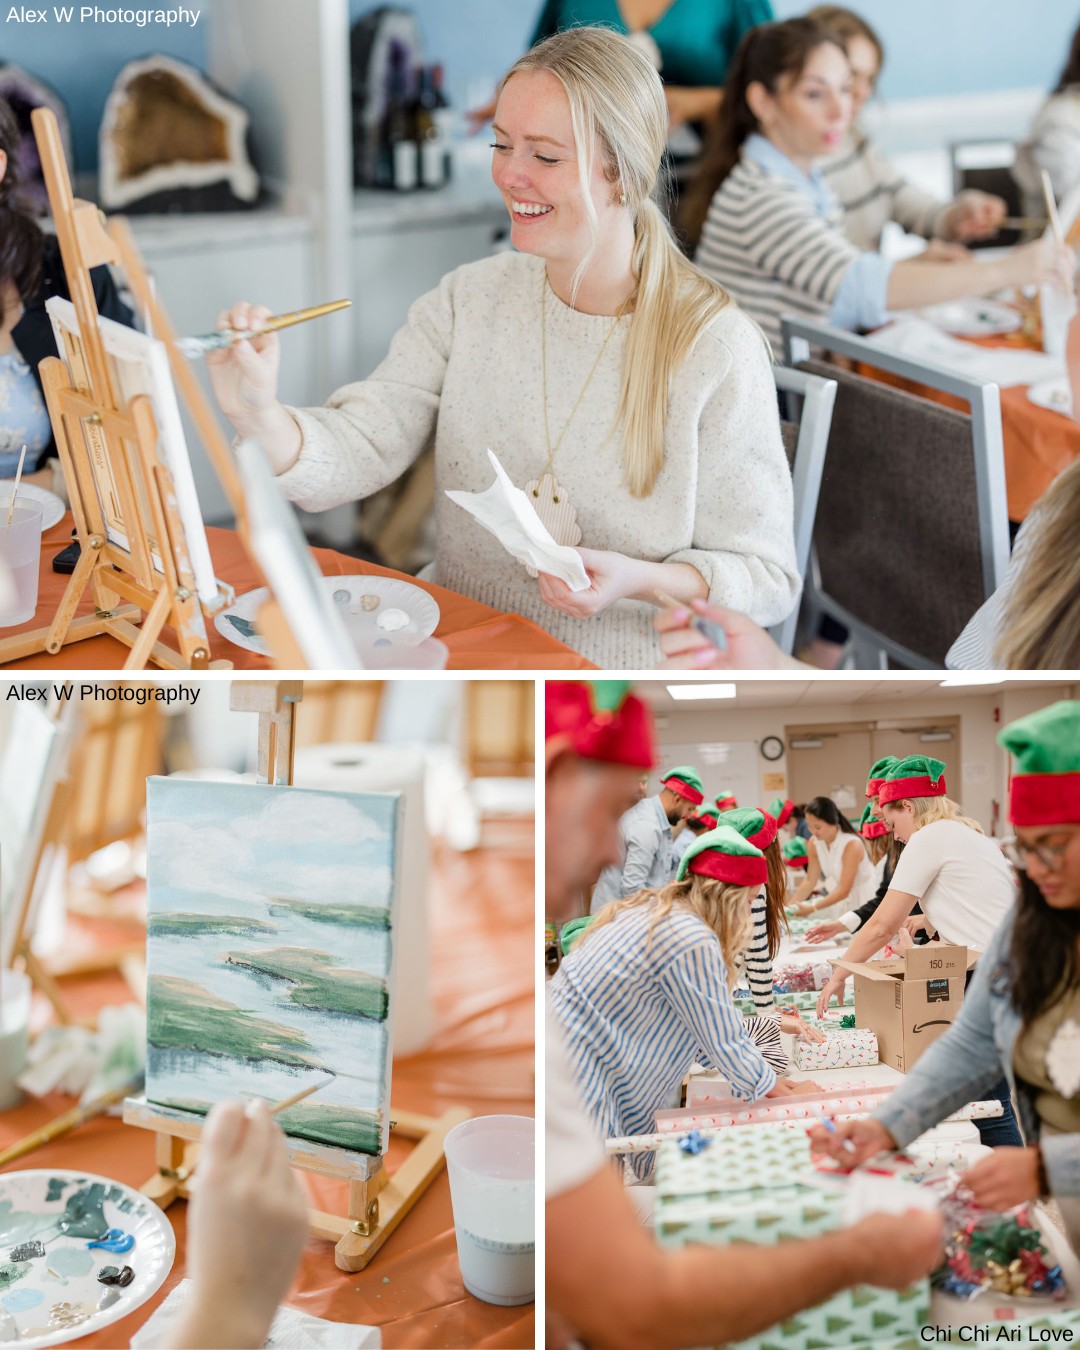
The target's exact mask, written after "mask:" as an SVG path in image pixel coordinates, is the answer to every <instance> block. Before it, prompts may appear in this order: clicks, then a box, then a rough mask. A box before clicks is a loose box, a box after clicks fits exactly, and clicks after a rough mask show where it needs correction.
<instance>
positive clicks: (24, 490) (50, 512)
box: [0, 480, 67, 532]
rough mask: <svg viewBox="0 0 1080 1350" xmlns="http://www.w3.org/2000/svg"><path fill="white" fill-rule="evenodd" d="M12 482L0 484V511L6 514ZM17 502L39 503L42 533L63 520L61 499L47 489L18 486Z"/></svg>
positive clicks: (21, 484)
mask: <svg viewBox="0 0 1080 1350" xmlns="http://www.w3.org/2000/svg"><path fill="white" fill-rule="evenodd" d="M13 481H14V480H9V481H8V482H6V483H0V511H4V512H6V511H7V509H8V507H9V506H10V505H11V488H12V484H13ZM19 501H20V502H24V503H25V502H28V501H29V502H37V503H39V505H40V506H41V529H42V532H44V531H45V530H51V529H52V527H53V526H54V525H55V524H57V523H58V522H59V521H61V520H63V518H64V512H65V511H66V510H67V507H66V506H65V505H64V503H63V501H62V499H61V498H59V497H58V496H57V495H56V493H55V492H50V491H49V489H48V488H43V487H38V485H37V484H36V483H20V484H19Z"/></svg>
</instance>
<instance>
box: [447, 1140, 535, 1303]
mask: <svg viewBox="0 0 1080 1350" xmlns="http://www.w3.org/2000/svg"><path fill="white" fill-rule="evenodd" d="M445 1148H446V1170H447V1172H448V1173H449V1176H450V1202H451V1204H452V1205H453V1209H454V1232H455V1234H456V1236H457V1249H458V1264H459V1265H460V1266H461V1277H462V1279H463V1280H464V1281H465V1288H466V1289H467V1290H468V1291H469V1293H470V1294H473V1295H474V1296H475V1297H476V1298H479V1299H483V1301H484V1302H485V1303H497V1304H500V1305H501V1306H502V1307H516V1306H517V1305H518V1304H519V1303H531V1302H532V1301H533V1298H534V1297H535V1289H536V1214H535V1195H536V1166H535V1164H536V1126H535V1122H534V1121H533V1120H532V1119H531V1118H530V1117H528V1116H478V1117H477V1118H476V1119H475V1120H466V1121H464V1122H463V1123H462V1124H461V1125H455V1126H454V1128H453V1129H452V1130H451V1131H450V1133H449V1134H448V1135H447V1136H446V1145H445Z"/></svg>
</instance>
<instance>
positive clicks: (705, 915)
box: [574, 872, 758, 989]
mask: <svg viewBox="0 0 1080 1350" xmlns="http://www.w3.org/2000/svg"><path fill="white" fill-rule="evenodd" d="M757 889H758V888H757V887H756V886H729V885H728V884H727V883H726V882H724V881H716V880H714V879H713V878H712V877H703V876H700V875H699V874H698V873H697V872H689V873H687V875H686V878H685V879H684V880H683V881H669V882H668V884H667V885H666V886H660V887H659V888H657V889H656V890H648V891H638V893H637V894H636V895H631V896H629V897H628V898H627V899H625V900H613V901H612V902H611V904H610V905H605V906H604V908H603V909H602V910H601V911H600V913H599V914H598V915H597V916H596V918H595V919H594V920H593V922H592V923H591V924H589V926H588V928H586V929H585V931H584V933H582V935H581V937H580V938H578V940H577V943H576V944H575V947H574V950H575V951H576V950H577V949H578V948H579V947H580V946H581V945H582V943H584V942H587V941H588V940H589V939H590V938H591V937H592V936H593V935H594V934H595V933H596V932H597V931H598V930H599V929H601V928H604V927H606V926H607V925H608V924H609V923H613V922H614V921H615V920H616V919H617V918H618V917H619V915H620V914H624V913H626V911H627V910H631V909H641V908H643V907H644V906H646V905H648V906H650V907H651V909H652V913H651V915H650V916H649V931H648V935H647V936H646V939H645V947H646V950H647V949H648V946H649V943H650V942H651V941H652V936H653V932H654V930H655V929H656V925H657V924H658V923H662V922H663V921H664V920H665V919H666V918H667V917H668V916H669V915H670V914H671V913H672V911H673V910H675V909H688V910H689V911H690V913H691V914H696V915H697V916H698V918H699V919H702V920H704V922H705V923H707V924H708V926H709V927H710V928H711V929H712V931H713V932H714V933H715V934H716V937H717V940H718V941H719V943H720V950H721V952H723V954H724V964H725V965H726V966H727V972H728V988H729V989H734V988H735V986H736V984H737V983H738V979H739V977H738V972H737V971H736V969H735V962H736V959H737V958H738V957H739V956H741V955H742V954H743V952H745V951H746V949H747V947H749V945H750V940H751V938H752V937H753V935H754V921H753V918H752V917H751V914H750V901H751V900H752V898H753V896H754V895H755V894H756V892H757Z"/></svg>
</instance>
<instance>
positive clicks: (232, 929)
mask: <svg viewBox="0 0 1080 1350" xmlns="http://www.w3.org/2000/svg"><path fill="white" fill-rule="evenodd" d="M146 931H147V933H148V934H149V936H150V937H202V936H204V935H206V934H210V935H213V936H219V937H220V936H225V937H264V936H265V935H266V934H268V933H276V932H277V931H278V928H277V925H276V924H272V923H266V922H264V920H262V919H242V918H228V917H226V916H224V915H222V916H216V915H213V914H151V915H150V917H149V919H148V920H147V924H146Z"/></svg>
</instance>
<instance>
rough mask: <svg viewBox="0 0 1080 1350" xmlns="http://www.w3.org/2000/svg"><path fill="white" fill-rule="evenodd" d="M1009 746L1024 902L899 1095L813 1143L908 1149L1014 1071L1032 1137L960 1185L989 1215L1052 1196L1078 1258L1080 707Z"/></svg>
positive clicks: (1031, 725)
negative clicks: (947, 1025)
mask: <svg viewBox="0 0 1080 1350" xmlns="http://www.w3.org/2000/svg"><path fill="white" fill-rule="evenodd" d="M998 741H999V743H1000V744H1001V745H1002V746H1003V747H1004V748H1005V749H1006V750H1008V751H1009V752H1010V753H1011V754H1012V755H1013V756H1014V757H1015V761H1016V762H1015V767H1014V771H1013V776H1012V780H1011V782H1010V787H1009V817H1010V819H1011V821H1012V824H1013V828H1014V829H1015V831H1016V838H1015V840H1013V841H1012V842H1011V843H1010V844H1009V845H1007V849H1008V853H1009V856H1010V859H1011V860H1012V862H1013V864H1014V866H1015V867H1016V868H1017V869H1018V871H1019V873H1020V894H1019V900H1018V902H1017V905H1016V907H1015V909H1014V910H1013V911H1012V912H1011V913H1010V914H1009V915H1008V917H1007V918H1006V919H1005V922H1004V923H1003V924H1002V925H1001V926H1000V927H999V928H998V930H997V932H996V933H995V934H994V937H993V939H992V941H991V942H990V944H989V946H988V947H987V949H986V951H985V953H984V954H983V958H982V960H981V961H980V962H979V964H978V965H977V966H976V968H975V973H974V976H973V978H972V980H971V985H970V987H969V989H968V991H967V994H966V996H965V998H964V1002H963V1005H962V1007H961V1009H960V1014H959V1016H958V1017H957V1019H956V1021H955V1022H954V1023H953V1025H952V1026H951V1027H950V1028H949V1030H948V1031H946V1033H945V1034H944V1035H943V1036H942V1037H941V1039H940V1040H939V1041H937V1042H936V1043H935V1044H934V1045H932V1046H931V1047H930V1049H929V1050H927V1052H926V1054H925V1055H923V1056H922V1058H921V1059H920V1060H919V1062H918V1063H917V1064H916V1065H915V1068H914V1069H913V1070H912V1071H911V1072H910V1073H909V1074H907V1075H906V1077H905V1078H904V1081H903V1083H902V1084H901V1085H900V1086H899V1087H898V1088H897V1089H896V1091H895V1092H893V1093H891V1094H890V1096H889V1099H888V1101H886V1102H885V1103H883V1104H882V1105H881V1106H880V1107H878V1108H877V1110H876V1111H875V1112H874V1113H873V1115H872V1116H871V1117H870V1118H869V1119H868V1120H860V1121H845V1122H842V1123H838V1124H837V1126H836V1132H835V1133H833V1134H830V1133H827V1132H826V1131H825V1130H824V1129H819V1130H815V1131H814V1133H813V1134H812V1135H811V1142H812V1144H813V1147H814V1148H815V1149H816V1150H817V1151H819V1152H823V1153H831V1154H832V1155H833V1156H834V1157H836V1158H838V1159H841V1160H842V1161H844V1163H845V1164H851V1165H855V1164H857V1163H860V1162H864V1161H866V1160H867V1159H868V1158H871V1157H873V1156H874V1155H875V1154H876V1153H879V1152H880V1151H881V1150H882V1149H895V1148H904V1147H905V1146H906V1145H907V1144H909V1143H910V1142H911V1140H913V1139H914V1138H916V1137H917V1136H918V1135H920V1134H922V1133H923V1132H924V1131H925V1130H928V1129H930V1128H931V1127H932V1126H934V1125H936V1124H938V1122H939V1121H941V1120H943V1119H944V1118H945V1117H946V1116H947V1115H948V1114H949V1112H950V1111H953V1110H955V1109H956V1108H957V1107H958V1106H960V1105H961V1104H963V1103H964V1102H968V1101H973V1100H976V1099H978V1098H979V1097H983V1096H985V1095H986V1093H987V1091H988V1089H989V1088H990V1085H991V1084H993V1083H994V1082H995V1080H997V1079H1000V1078H1001V1075H1002V1074H1003V1073H1004V1075H1005V1077H1006V1078H1007V1079H1008V1085H1009V1087H1010V1088H1011V1089H1012V1091H1013V1094H1014V1095H1015V1097H1016V1101H1017V1103H1018V1105H1019V1108H1020V1119H1021V1122H1022V1124H1023V1127H1024V1137H1025V1140H1026V1145H1025V1146H1023V1147H1006V1148H995V1149H994V1152H993V1153H992V1154H991V1156H990V1157H988V1158H984V1159H982V1160H981V1161H980V1162H978V1163H976V1165H975V1166H974V1167H973V1168H972V1169H971V1170H970V1171H969V1172H968V1173H967V1174H966V1176H965V1177H964V1178H963V1180H964V1182H965V1184H966V1185H967V1186H969V1187H970V1188H971V1190H972V1191H973V1192H974V1194H975V1199H976V1200H977V1201H978V1202H979V1203H980V1204H981V1205H985V1206H986V1207H987V1208H988V1209H999V1210H1000V1209H1008V1208H1010V1207H1011V1206H1013V1205H1018V1204H1022V1203H1023V1202H1025V1201H1028V1200H1034V1199H1036V1198H1037V1197H1038V1196H1046V1195H1052V1196H1053V1197H1054V1199H1055V1200H1056V1201H1057V1204H1058V1208H1059V1210H1060V1212H1061V1216H1062V1218H1063V1219H1064V1223H1065V1231H1066V1233H1067V1235H1068V1238H1069V1241H1070V1243H1071V1244H1072V1247H1073V1250H1074V1251H1076V1252H1077V1253H1080V703H1078V702H1062V703H1055V704H1053V705H1052V706H1051V707H1048V708H1043V709H1041V710H1040V711H1039V712H1036V713H1032V714H1031V715H1030V716H1029V717H1024V718H1021V719H1020V720H1019V721H1018V722H1013V723H1012V725H1011V726H1008V727H1006V728H1005V730H1004V731H1002V732H1001V734H1000V735H999V736H998ZM845 1140H850V1141H851V1144H852V1145H853V1146H854V1150H855V1151H854V1153H852V1152H851V1150H850V1149H849V1148H848V1147H847V1146H846V1144H845V1142H844V1141H845Z"/></svg>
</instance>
